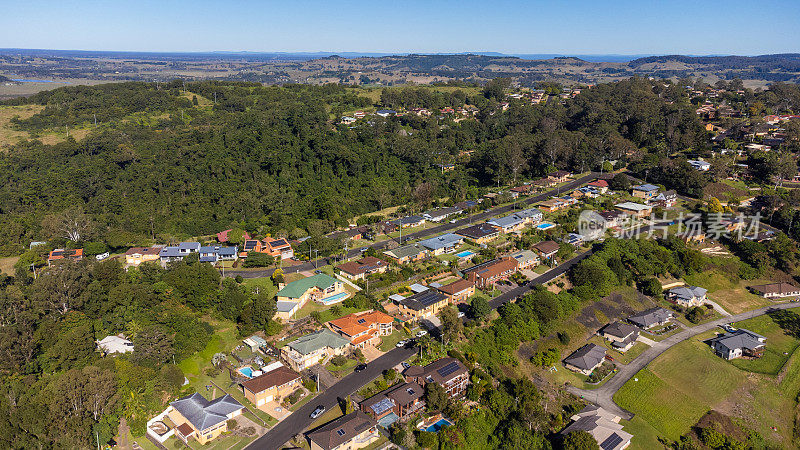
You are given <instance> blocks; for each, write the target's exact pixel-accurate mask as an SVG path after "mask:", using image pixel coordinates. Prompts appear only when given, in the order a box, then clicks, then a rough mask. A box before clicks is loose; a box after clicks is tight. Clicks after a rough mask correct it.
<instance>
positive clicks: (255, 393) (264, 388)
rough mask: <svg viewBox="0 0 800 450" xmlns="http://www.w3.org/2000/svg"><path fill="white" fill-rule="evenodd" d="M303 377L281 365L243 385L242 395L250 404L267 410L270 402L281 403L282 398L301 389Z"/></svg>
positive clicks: (244, 382)
mask: <svg viewBox="0 0 800 450" xmlns="http://www.w3.org/2000/svg"><path fill="white" fill-rule="evenodd" d="M301 382H302V377H301V376H300V374H299V373H297V372H295V371H294V370H292V369H290V368H288V367H286V366H284V365H281V366H280V367H278V368H275V369H273V370H271V371H269V372H266V373H263V374H261V375H259V376H257V377H253V378H250V379H249V380H245V381H243V382H242V383H241V385H242V393H243V394H244V398H246V399H247V400H248V401H250V403H252V404H254V405H256V407H258V408H265V405H266V404H267V403H269V402H273V401H274V402H280V401H281V399H282V398H284V397H286V396H287V395H289V394H291V393H292V392H294V391H296V390H297V388H299V387H300V384H301Z"/></svg>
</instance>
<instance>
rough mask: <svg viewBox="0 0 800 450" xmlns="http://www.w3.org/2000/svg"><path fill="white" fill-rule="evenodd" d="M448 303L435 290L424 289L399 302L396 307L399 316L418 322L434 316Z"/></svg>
mask: <svg viewBox="0 0 800 450" xmlns="http://www.w3.org/2000/svg"><path fill="white" fill-rule="evenodd" d="M449 303H450V301H449V300H448V298H447V296H446V295H445V294H442V293H441V292H439V291H437V290H436V289H425V290H424V291H422V292H417V293H416V294H414V295H412V296H410V297H406V298H404V299H402V300H400V301H399V302H398V304H397V307H398V310H399V311H400V314H402V315H404V316H406V317H408V318H409V319H410V320H420V319H425V318H428V317H431V316H435V315H436V314H438V313H439V311H441V310H442V308H444V307H445V306H447V305H448V304H449Z"/></svg>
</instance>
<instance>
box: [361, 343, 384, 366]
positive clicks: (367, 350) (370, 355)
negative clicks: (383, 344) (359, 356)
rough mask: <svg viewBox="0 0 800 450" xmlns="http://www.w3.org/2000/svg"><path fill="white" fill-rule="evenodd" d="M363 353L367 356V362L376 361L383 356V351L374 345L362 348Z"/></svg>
mask: <svg viewBox="0 0 800 450" xmlns="http://www.w3.org/2000/svg"><path fill="white" fill-rule="evenodd" d="M361 353H363V354H364V358H367V362H369V361H375V360H376V359H378V358H380V357H381V356H383V353H384V352H382V351H380V350H378V349H377V348H375V346H374V345H365V346H364V348H363V349H361Z"/></svg>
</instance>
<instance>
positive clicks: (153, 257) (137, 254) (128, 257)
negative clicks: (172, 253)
mask: <svg viewBox="0 0 800 450" xmlns="http://www.w3.org/2000/svg"><path fill="white" fill-rule="evenodd" d="M160 255H161V247H133V248H129V249H128V251H127V252H125V264H127V265H129V266H138V265H139V264H141V263H143V262H147V261H158V259H159V258H160V257H161V256H160Z"/></svg>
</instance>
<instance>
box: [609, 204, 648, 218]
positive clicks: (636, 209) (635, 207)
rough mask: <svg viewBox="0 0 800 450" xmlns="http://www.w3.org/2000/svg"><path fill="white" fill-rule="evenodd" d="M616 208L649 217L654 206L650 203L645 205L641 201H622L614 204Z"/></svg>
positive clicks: (638, 215) (637, 215) (632, 214)
mask: <svg viewBox="0 0 800 450" xmlns="http://www.w3.org/2000/svg"><path fill="white" fill-rule="evenodd" d="M614 207H615V208H617V209H618V210H620V211H622V212H624V213H627V214H630V215H631V216H634V217H640V218H642V217H648V216H650V214H652V213H653V207H652V206H650V205H643V204H641V203H634V202H622V203H617V204H616V205H614Z"/></svg>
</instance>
